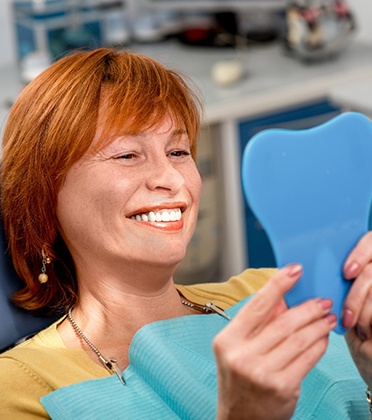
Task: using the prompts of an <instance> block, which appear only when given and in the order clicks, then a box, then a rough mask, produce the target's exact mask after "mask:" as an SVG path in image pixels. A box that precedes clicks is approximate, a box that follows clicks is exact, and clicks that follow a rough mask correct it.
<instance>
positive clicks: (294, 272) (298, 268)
mask: <svg viewBox="0 0 372 420" xmlns="http://www.w3.org/2000/svg"><path fill="white" fill-rule="evenodd" d="M286 270H287V275H288V276H290V277H296V276H298V275H299V274H300V273H302V265H301V264H291V265H288V266H287V268H286Z"/></svg>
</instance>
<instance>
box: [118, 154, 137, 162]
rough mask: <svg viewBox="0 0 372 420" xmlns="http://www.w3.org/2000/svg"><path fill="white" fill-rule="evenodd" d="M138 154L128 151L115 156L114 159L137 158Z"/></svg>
mask: <svg viewBox="0 0 372 420" xmlns="http://www.w3.org/2000/svg"><path fill="white" fill-rule="evenodd" d="M135 157H136V155H135V154H134V153H126V154H124V155H120V156H115V157H114V159H124V160H130V159H133V158H135Z"/></svg>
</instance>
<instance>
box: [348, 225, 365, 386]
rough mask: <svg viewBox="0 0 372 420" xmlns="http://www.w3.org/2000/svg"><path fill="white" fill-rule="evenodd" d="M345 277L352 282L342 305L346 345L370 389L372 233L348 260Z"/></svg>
mask: <svg viewBox="0 0 372 420" xmlns="http://www.w3.org/2000/svg"><path fill="white" fill-rule="evenodd" d="M344 276H345V277H346V278H347V279H349V280H354V281H353V285H352V287H351V289H350V292H349V294H348V296H347V298H346V300H345V304H344V314H343V324H344V326H345V327H346V328H348V329H349V330H348V332H347V333H346V341H347V343H348V346H349V349H350V353H351V355H352V356H353V359H354V361H355V363H356V365H357V367H358V369H359V372H360V374H361V376H362V377H363V379H364V380H365V381H366V383H367V384H368V385H369V386H372V331H371V325H372V232H369V233H367V234H366V235H364V236H363V237H362V239H361V240H360V241H359V242H358V244H357V246H356V247H355V248H354V249H353V251H352V252H351V253H350V255H349V256H348V258H347V260H346V262H345V265H344Z"/></svg>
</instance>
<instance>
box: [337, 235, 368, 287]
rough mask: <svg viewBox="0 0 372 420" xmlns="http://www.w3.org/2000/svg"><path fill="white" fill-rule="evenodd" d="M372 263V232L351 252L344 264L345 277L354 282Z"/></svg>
mask: <svg viewBox="0 0 372 420" xmlns="http://www.w3.org/2000/svg"><path fill="white" fill-rule="evenodd" d="M370 261H372V232H368V233H366V234H365V235H364V236H363V237H362V238H361V239H360V241H359V242H358V243H357V245H356V246H355V248H354V249H353V250H352V251H351V252H350V254H349V256H348V257H347V259H346V261H345V264H344V276H345V278H346V279H349V280H352V279H354V278H355V277H357V276H358V275H359V274H360V273H361V271H362V270H363V268H364V267H365V266H366V265H367V264H368V263H369V262H370Z"/></svg>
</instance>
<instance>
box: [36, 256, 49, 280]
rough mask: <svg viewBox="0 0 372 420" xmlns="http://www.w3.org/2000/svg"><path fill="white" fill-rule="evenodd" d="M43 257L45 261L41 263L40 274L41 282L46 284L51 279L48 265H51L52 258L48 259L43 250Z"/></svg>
mask: <svg viewBox="0 0 372 420" xmlns="http://www.w3.org/2000/svg"><path fill="white" fill-rule="evenodd" d="M41 256H42V257H43V259H42V261H41V273H40V274H39V282H40V283H46V282H47V281H48V279H49V277H48V274H47V273H46V265H47V264H49V263H50V258H49V257H47V255H46V254H45V251H44V250H43V249H42V250H41Z"/></svg>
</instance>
